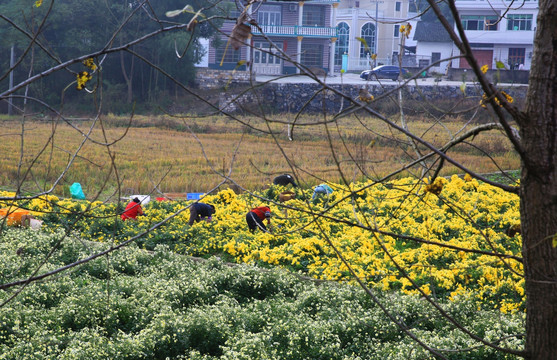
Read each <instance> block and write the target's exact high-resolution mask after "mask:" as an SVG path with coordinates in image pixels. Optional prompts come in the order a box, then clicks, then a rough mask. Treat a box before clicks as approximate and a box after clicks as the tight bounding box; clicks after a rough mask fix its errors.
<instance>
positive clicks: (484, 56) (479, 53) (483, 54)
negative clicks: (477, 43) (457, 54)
mask: <svg viewBox="0 0 557 360" xmlns="http://www.w3.org/2000/svg"><path fill="white" fill-rule="evenodd" d="M472 56H474V57H475V58H476V61H477V62H478V64H479V65H480V67H482V66H484V65H487V67H488V68H489V69H491V65H492V64H493V50H472ZM460 68H461V69H471V66H470V64H468V61H466V60H465V59H464V58H461V59H460Z"/></svg>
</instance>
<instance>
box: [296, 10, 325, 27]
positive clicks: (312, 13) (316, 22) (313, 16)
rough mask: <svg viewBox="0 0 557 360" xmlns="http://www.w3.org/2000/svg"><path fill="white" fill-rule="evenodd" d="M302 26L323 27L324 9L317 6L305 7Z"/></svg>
mask: <svg viewBox="0 0 557 360" xmlns="http://www.w3.org/2000/svg"><path fill="white" fill-rule="evenodd" d="M302 25H304V26H325V7H324V6H318V5H305V6H304V13H303V19H302Z"/></svg>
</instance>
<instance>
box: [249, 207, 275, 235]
mask: <svg viewBox="0 0 557 360" xmlns="http://www.w3.org/2000/svg"><path fill="white" fill-rule="evenodd" d="M263 220H267V225H268V226H269V227H270V225H271V209H269V208H268V207H267V206H260V207H256V208H253V209H251V211H250V212H249V213H247V214H246V222H247V223H248V227H249V231H251V232H254V231H255V229H257V228H260V229H261V230H263V231H267V227H266V226H265V224H263Z"/></svg>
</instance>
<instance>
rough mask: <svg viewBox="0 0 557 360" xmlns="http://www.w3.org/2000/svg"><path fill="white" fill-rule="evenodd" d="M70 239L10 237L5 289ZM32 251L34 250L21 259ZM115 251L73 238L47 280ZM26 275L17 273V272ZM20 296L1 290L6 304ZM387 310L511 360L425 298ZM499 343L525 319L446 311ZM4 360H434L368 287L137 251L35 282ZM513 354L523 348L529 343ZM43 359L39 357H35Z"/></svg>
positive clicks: (394, 298) (0, 346) (8, 318)
mask: <svg viewBox="0 0 557 360" xmlns="http://www.w3.org/2000/svg"><path fill="white" fill-rule="evenodd" d="M61 236H62V234H61V233H55V234H50V235H47V234H45V233H41V232H33V231H30V230H21V229H10V230H8V231H6V232H5V233H4V234H3V237H2V242H0V261H2V264H3V267H2V268H3V269H11V271H6V270H3V273H2V281H3V282H4V283H6V282H9V281H13V280H17V279H22V278H24V277H25V276H28V275H30V274H31V272H32V271H33V269H34V268H35V267H36V266H37V264H38V263H39V262H40V261H41V260H42V259H44V258H45V255H46V253H47V252H48V251H49V249H50V247H51V246H52V245H53V244H55V243H57V242H58V241H59V240H60V239H61ZM18 247H22V248H23V249H24V252H23V253H20V255H15V254H16V251H15V250H16V249H17V248H18ZM103 248H106V245H103V244H99V243H84V242H82V241H79V240H76V239H73V238H65V239H64V240H63V241H62V245H61V247H60V248H59V249H58V250H57V251H55V253H54V254H53V256H52V257H50V258H49V259H48V261H47V263H46V264H45V265H44V267H43V268H42V270H41V272H44V271H48V270H51V269H54V268H56V267H58V266H62V265H64V264H66V263H67V262H68V261H70V260H72V259H78V258H83V257H86V256H88V255H90V254H91V253H93V252H97V251H100V250H102V249H103ZM16 269H18V271H15V270H16ZM15 291H16V289H15V288H11V289H8V290H7V291H4V292H2V293H0V301H5V300H6V299H7V298H8V297H9V296H11V295H12V294H13V293H14V292H15ZM378 296H379V298H380V300H381V302H382V303H383V304H384V305H385V306H386V307H387V308H388V310H389V311H390V312H391V313H392V314H393V315H394V316H395V317H396V318H397V319H399V321H401V322H403V323H404V324H405V326H407V327H408V328H409V329H411V330H412V331H414V332H415V333H416V334H417V335H418V336H419V337H420V338H421V339H422V340H423V341H425V342H427V343H428V344H430V345H431V346H433V347H435V348H438V349H459V348H460V349H463V348H473V350H467V351H464V352H449V353H446V356H447V357H448V358H449V359H511V358H513V357H510V356H505V355H503V354H500V353H496V352H494V351H493V350H491V349H489V348H486V347H477V348H474V347H475V346H477V345H478V343H476V342H474V341H471V340H470V339H469V338H468V337H467V336H465V335H463V334H462V333H460V332H459V331H458V330H456V329H455V328H454V327H453V326H451V325H450V324H449V323H448V322H447V321H446V320H444V319H443V318H442V317H440V316H439V314H438V313H437V312H436V311H434V310H433V309H432V308H431V307H430V306H428V305H427V304H426V302H425V301H424V300H422V299H420V298H419V297H413V296H402V295H398V294H396V293H393V292H391V293H385V294H378ZM442 305H443V306H444V307H445V308H446V310H447V311H448V312H449V313H450V314H452V315H453V316H454V317H455V318H456V319H457V320H458V321H459V322H461V323H462V325H464V326H467V327H468V328H469V329H471V330H472V331H473V332H474V333H476V334H478V335H479V336H485V337H486V338H487V339H490V340H496V339H498V338H501V337H504V336H508V335H513V334H518V333H521V332H523V328H522V326H523V325H522V321H523V316H522V315H518V314H515V315H505V314H501V313H500V312H498V311H494V312H493V311H478V310H477V308H476V306H475V305H474V304H473V302H471V301H468V300H466V299H461V300H459V301H456V302H452V303H446V304H442ZM0 319H1V321H0V354H1V355H0V359H29V358H34V359H39V358H41V359H84V358H87V359H91V360H93V359H246V360H248V359H343V360H344V359H385V358H388V359H427V358H430V356H429V355H428V354H427V353H426V352H425V351H424V350H423V349H421V348H419V347H418V346H417V345H416V344H415V343H413V342H412V341H411V340H409V338H407V337H404V336H403V333H402V332H401V331H400V330H399V329H398V328H397V327H396V326H395V325H394V324H393V323H392V322H391V321H390V320H389V319H388V318H387V317H386V316H385V315H384V313H383V312H382V311H381V310H380V309H379V308H378V307H377V306H376V305H375V304H374V303H373V302H372V301H371V300H370V298H368V297H367V296H366V295H365V294H364V293H363V292H362V291H361V290H360V289H359V288H357V287H353V286H348V285H341V284H336V283H323V284H321V285H319V286H316V285H314V284H313V283H312V282H302V281H300V280H298V279H297V278H296V277H295V276H294V275H292V274H289V273H287V272H284V271H278V270H262V269H259V268H256V267H252V266H235V267H229V266H227V265H226V264H224V263H223V262H222V261H220V260H219V259H217V258H212V259H211V260H209V261H207V262H204V263H194V262H192V261H190V260H188V259H187V258H185V257H182V256H180V255H176V254H174V253H172V252H170V251H169V248H168V247H166V246H159V247H157V248H156V249H155V251H154V252H150V253H149V252H146V251H144V250H140V249H138V248H137V247H136V246H134V245H132V246H130V247H128V248H124V249H121V250H119V251H117V252H114V253H112V254H110V255H109V256H105V257H103V258H101V259H98V260H95V261H93V262H89V263H87V264H85V265H83V266H81V267H79V268H77V269H71V270H69V271H67V272H65V273H64V274H63V275H62V276H57V277H54V278H51V279H49V280H48V281H43V282H36V283H32V284H29V285H28V286H27V287H26V288H25V289H24V290H23V292H22V293H21V294H19V295H18V296H16V297H15V299H13V300H11V301H9V302H8V303H7V304H6V305H5V306H3V307H1V308H0ZM500 345H502V346H506V347H511V348H518V347H520V346H522V340H521V339H520V338H515V337H510V338H508V339H506V340H504V341H502V342H501V343H500ZM30 354H33V355H30Z"/></svg>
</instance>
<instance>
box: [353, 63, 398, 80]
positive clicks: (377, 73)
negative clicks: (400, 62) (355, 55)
mask: <svg viewBox="0 0 557 360" xmlns="http://www.w3.org/2000/svg"><path fill="white" fill-rule="evenodd" d="M399 72H400V68H399V67H398V66H394V65H381V66H377V67H375V68H373V69H371V70H364V71H362V73H361V74H360V78H362V79H364V80H373V79H391V80H396V79H398V74H399ZM406 73H408V71H407V70H406V69H402V76H404V74H406Z"/></svg>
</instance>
